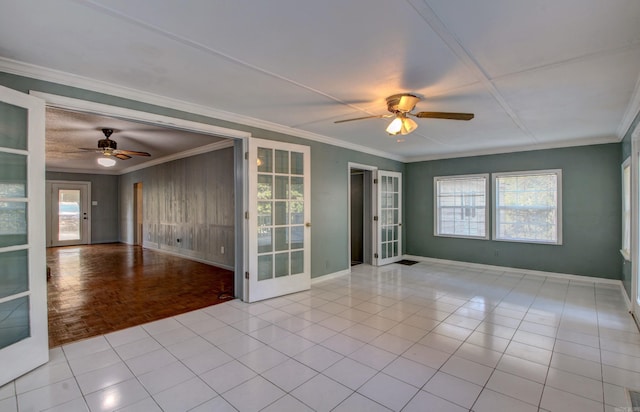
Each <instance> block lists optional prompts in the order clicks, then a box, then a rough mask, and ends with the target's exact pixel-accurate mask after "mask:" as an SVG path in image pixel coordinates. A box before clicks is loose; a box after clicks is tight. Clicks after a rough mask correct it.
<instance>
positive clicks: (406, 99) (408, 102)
mask: <svg viewBox="0 0 640 412" xmlns="http://www.w3.org/2000/svg"><path fill="white" fill-rule="evenodd" d="M419 101H420V98H419V97H418V96H415V95H413V94H407V93H401V94H394V95H393V96H389V97H387V110H389V111H390V112H391V113H398V112H400V113H409V112H410V111H412V110H413V108H414V107H416V104H417V103H418V102H419Z"/></svg>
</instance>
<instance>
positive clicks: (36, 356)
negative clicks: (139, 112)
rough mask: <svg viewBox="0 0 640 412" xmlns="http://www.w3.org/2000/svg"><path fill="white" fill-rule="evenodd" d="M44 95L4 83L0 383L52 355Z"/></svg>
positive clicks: (0, 108)
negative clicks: (48, 325)
mask: <svg viewBox="0 0 640 412" xmlns="http://www.w3.org/2000/svg"><path fill="white" fill-rule="evenodd" d="M44 119H45V105H44V101H43V100H41V99H38V98H35V97H33V96H29V95H26V94H23V93H19V92H17V91H15V90H11V89H8V88H5V87H2V86H0V365H1V366H0V386H2V385H4V384H5V383H7V382H9V381H11V380H13V379H15V378H17V377H18V376H20V375H23V374H24V373H26V372H29V371H30V370H31V369H34V368H36V367H37V366H39V365H41V364H43V363H45V362H46V361H47V360H48V359H49V344H48V335H47V334H48V330H47V289H46V287H47V283H46V282H47V281H46V258H45V233H44V230H43V228H44V227H45V218H44V217H45V207H44V205H45V188H44V121H45V120H44Z"/></svg>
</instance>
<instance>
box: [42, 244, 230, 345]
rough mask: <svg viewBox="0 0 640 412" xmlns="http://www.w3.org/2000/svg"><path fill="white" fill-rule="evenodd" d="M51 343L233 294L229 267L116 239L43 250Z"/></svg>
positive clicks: (177, 311)
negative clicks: (101, 243) (47, 267)
mask: <svg viewBox="0 0 640 412" xmlns="http://www.w3.org/2000/svg"><path fill="white" fill-rule="evenodd" d="M47 265H48V266H49V268H50V269H51V277H50V278H49V280H48V282H47V283H48V297H49V302H48V308H49V310H48V311H49V347H55V346H60V345H62V344H65V343H69V342H73V341H77V340H80V339H84V338H88V337H91V336H96V335H101V334H105V333H109V332H114V331H116V330H120V329H125V328H128V327H131V326H135V325H139V324H142V323H145V322H150V321H154V320H158V319H162V318H166V317H170V316H175V315H178V314H181V313H185V312H188V311H191V310H195V309H200V308H203V307H206V306H210V305H214V304H216V303H221V302H224V301H227V300H230V299H233V272H232V271H229V270H226V269H221V268H217V267H214V266H210V265H206V264H204V263H199V262H195V261H192V260H187V259H183V258H180V257H176V256H172V255H168V254H164V253H159V252H155V251H152V250H149V249H144V248H142V247H140V246H131V245H125V244H120V243H114V244H104V245H90V246H67V247H58V248H49V249H47Z"/></svg>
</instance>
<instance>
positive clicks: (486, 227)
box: [433, 173, 491, 240]
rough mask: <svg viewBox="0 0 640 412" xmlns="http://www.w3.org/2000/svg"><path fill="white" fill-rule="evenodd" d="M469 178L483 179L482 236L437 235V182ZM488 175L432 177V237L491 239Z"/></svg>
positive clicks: (438, 214)
mask: <svg viewBox="0 0 640 412" xmlns="http://www.w3.org/2000/svg"><path fill="white" fill-rule="evenodd" d="M469 178H484V182H485V184H484V197H485V207H484V236H467V235H456V234H446V233H445V234H441V233H438V221H439V217H440V209H439V207H438V182H439V181H443V180H464V179H469ZM490 180H491V179H490V174H489V173H475V174H465V175H450V176H434V177H433V210H434V213H433V235H434V236H435V237H448V238H457V239H477V240H490V239H491V230H490V226H489V218H490V216H491V215H490V209H491V199H490V197H489V196H490V192H489V185H490Z"/></svg>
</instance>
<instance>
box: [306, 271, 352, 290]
mask: <svg viewBox="0 0 640 412" xmlns="http://www.w3.org/2000/svg"><path fill="white" fill-rule="evenodd" d="M350 273H351V268H349V269H344V270H340V271H338V272H333V273H327V274H326V275H322V276H318V277H315V278H311V286H313V285H315V284H317V283H321V282H324V281H327V280H331V279H335V278H339V277H342V276H345V275H348V274H350Z"/></svg>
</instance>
